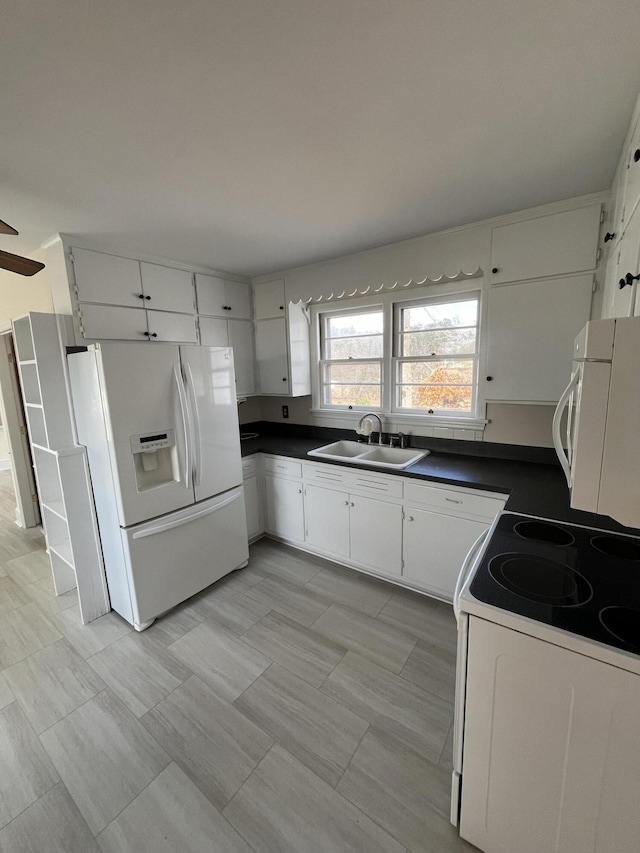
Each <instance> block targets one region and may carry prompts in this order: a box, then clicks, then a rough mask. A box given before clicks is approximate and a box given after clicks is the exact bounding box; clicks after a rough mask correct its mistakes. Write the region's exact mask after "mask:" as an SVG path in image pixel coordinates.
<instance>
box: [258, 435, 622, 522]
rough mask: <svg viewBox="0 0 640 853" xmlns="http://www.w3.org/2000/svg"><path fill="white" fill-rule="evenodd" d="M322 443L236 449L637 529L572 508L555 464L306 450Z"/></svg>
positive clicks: (286, 441)
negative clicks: (389, 463) (403, 459)
mask: <svg viewBox="0 0 640 853" xmlns="http://www.w3.org/2000/svg"><path fill="white" fill-rule="evenodd" d="M327 443H328V442H327V439H326V438H324V439H322V438H309V437H301V436H289V435H278V434H265V435H259V436H258V437H257V438H250V439H245V440H243V441H242V442H241V451H242V455H243V456H251V455H252V454H254V453H272V454H274V455H276V456H290V457H293V458H295V459H306V460H307V461H309V462H314V463H318V464H327V463H328V464H331V465H344V466H345V467H348V468H360V469H363V470H368V471H377V472H379V473H384V474H391V475H392V476H397V477H408V478H413V479H418V480H427V481H432V482H435V483H443V484H445V485H450V486H462V487H465V488H471V489H482V490H484V491H489V492H499V493H502V494H506V495H508V496H509V497H508V500H507V504H506V507H505V509H507V510H510V511H511V512H521V513H525V514H528V515H536V516H540V517H542V518H554V519H557V520H558V521H568V522H571V523H573V524H583V525H585V526H587V527H596V528H600V529H603V530H613V531H618V532H621V533H631V534H635V535H637V534H638V531H637V530H634V529H631V528H627V527H623V526H622V525H620V524H618V523H617V522H615V521H613V519H610V518H608V517H606V516H603V515H595V514H593V513H589V512H582V511H580V510H574V509H571V507H570V506H569V490H568V488H567V485H566V482H565V478H564V475H563V473H562V470H561V468H560V466H559V465H551V464H541V463H538V462H526V461H520V460H515V459H499V458H490V457H480V456H473V455H468V454H465V455H463V454H456V453H450V452H446V453H445V452H440V451H436V450H432V451H431V453H430V455H429V456H426V457H425V458H424V459H421V460H420V461H419V462H417V463H416V464H415V465H412V466H411V467H409V468H405V469H404V470H403V471H397V470H389V469H388V468H376V467H375V466H371V465H366V466H365V465H357V464H356V463H352V462H337V461H334V460H331V461H329V460H322V459H319V458H318V457H308V456H307V453H308V452H309V451H310V450H315V449H316V448H317V447H322V446H323V445H324V444H327Z"/></svg>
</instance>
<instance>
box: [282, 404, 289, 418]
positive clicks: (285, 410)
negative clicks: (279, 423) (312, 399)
mask: <svg viewBox="0 0 640 853" xmlns="http://www.w3.org/2000/svg"><path fill="white" fill-rule="evenodd" d="M282 417H283V418H288V417H289V406H283V407H282Z"/></svg>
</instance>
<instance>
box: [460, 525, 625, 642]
mask: <svg viewBox="0 0 640 853" xmlns="http://www.w3.org/2000/svg"><path fill="white" fill-rule="evenodd" d="M469 589H470V592H471V594H472V595H473V596H474V597H475V598H477V599H478V600H479V601H483V602H485V603H486V604H491V605H493V606H495V607H500V608H501V609H503V610H507V611H509V612H511V613H517V614H520V615H521V616H526V617H528V618H529V619H535V620H536V621H538V622H543V623H545V624H546V625H553V626H554V627H556V628H561V629H562V630H564V631H570V632H571V633H573V634H578V635H580V636H582V637H588V638H589V639H592V640H597V641H598V642H601V643H605V644H606V645H609V646H615V647H616V648H619V649H624V650H625V651H628V652H633V653H635V654H640V538H635V537H629V536H619V535H617V534H613V533H608V532H607V531H603V530H592V529H589V528H586V527H578V526H576V525H573V524H568V523H565V522H558V521H551V520H546V519H538V518H532V517H528V516H524V515H514V514H513V513H508V512H505V513H503V514H502V515H501V517H500V518H499V519H498V524H497V525H496V528H495V530H494V533H493V535H492V537H491V539H490V540H489V543H488V545H487V547H486V548H485V550H484V554H483V558H482V561H481V563H480V565H479V567H478V569H477V570H476V573H475V576H474V578H473V581H472V582H471V586H470V587H469Z"/></svg>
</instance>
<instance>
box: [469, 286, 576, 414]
mask: <svg viewBox="0 0 640 853" xmlns="http://www.w3.org/2000/svg"><path fill="white" fill-rule="evenodd" d="M592 292H593V276H592V275H591V274H587V275H578V276H568V277H567V278H561V279H550V280H545V281H535V282H527V283H525V284H511V285H503V286H500V287H494V288H491V291H490V293H489V319H488V327H489V331H488V335H487V371H486V383H485V388H484V393H485V399H487V400H491V401H492V400H497V401H520V402H540V403H544V402H555V401H557V400H559V398H560V395H561V394H562V392H563V390H564V387H565V385H566V382H567V376H569V375H570V373H571V361H572V355H573V342H574V339H575V337H576V335H577V334H578V332H579V331H580V330H581V329H582V327H583V326H584V324H585V323H586V322H587V320H588V319H589V316H590V312H591V297H592Z"/></svg>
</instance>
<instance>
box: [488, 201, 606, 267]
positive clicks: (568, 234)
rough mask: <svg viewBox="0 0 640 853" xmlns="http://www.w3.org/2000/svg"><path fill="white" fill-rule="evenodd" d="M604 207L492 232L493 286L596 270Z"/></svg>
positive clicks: (521, 223)
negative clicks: (601, 214)
mask: <svg viewBox="0 0 640 853" xmlns="http://www.w3.org/2000/svg"><path fill="white" fill-rule="evenodd" d="M600 211H601V205H600V203H598V204H592V205H589V206H588V207H580V208H578V209H577V210H567V211H563V212H562V213H554V214H551V215H550V216H540V217H537V218H536V219H526V220H524V221H523V222H514V223H512V224H510V225H501V226H499V227H497V228H494V229H493V232H492V240H491V277H490V281H491V284H501V283H503V282H510V281H524V280H526V279H535V278H548V277H550V276H555V275H567V274H569V273H576V272H583V271H585V270H592V269H595V266H596V263H597V251H598V232H599V229H600Z"/></svg>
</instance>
